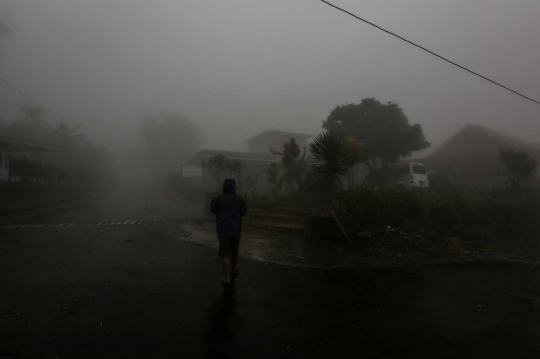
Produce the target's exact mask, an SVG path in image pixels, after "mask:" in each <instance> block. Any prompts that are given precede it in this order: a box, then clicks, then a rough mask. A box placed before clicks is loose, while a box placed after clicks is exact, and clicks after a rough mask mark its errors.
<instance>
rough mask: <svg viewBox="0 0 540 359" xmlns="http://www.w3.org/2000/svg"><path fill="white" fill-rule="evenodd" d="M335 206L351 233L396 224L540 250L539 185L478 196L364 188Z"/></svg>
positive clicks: (450, 191)
mask: <svg viewBox="0 0 540 359" xmlns="http://www.w3.org/2000/svg"><path fill="white" fill-rule="evenodd" d="M333 209H334V211H335V213H336V215H337V216H338V218H339V219H340V221H342V223H343V225H344V226H345V227H346V228H347V230H348V231H349V232H350V233H351V234H356V233H357V232H358V231H360V230H363V229H369V230H371V231H382V230H386V229H387V228H388V226H391V227H394V228H396V227H397V228H399V229H401V230H402V231H404V232H406V233H408V234H409V235H416V234H420V233H424V234H425V233H427V234H432V235H435V236H437V237H453V238H461V239H465V240H467V241H470V242H475V243H480V242H483V243H489V242H491V243H494V242H495V241H497V242H506V243H509V244H512V245H513V244H518V243H519V244H526V245H528V246H530V245H532V246H534V247H535V248H538V244H537V241H538V234H539V233H540V221H539V220H538V218H540V190H539V189H521V190H510V191H502V192H492V193H476V194H472V193H464V192H461V191H458V190H456V189H452V188H446V189H440V190H428V191H420V190H406V189H400V188H397V187H386V188H385V187H375V186H360V187H358V188H357V189H355V190H351V191H347V192H343V193H342V194H341V195H340V196H339V198H338V199H337V200H336V201H335V202H334V203H333Z"/></svg>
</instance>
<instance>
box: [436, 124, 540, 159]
mask: <svg viewBox="0 0 540 359" xmlns="http://www.w3.org/2000/svg"><path fill="white" fill-rule="evenodd" d="M466 131H475V132H478V133H481V134H483V135H484V136H487V137H489V138H492V139H495V140H498V141H500V142H503V143H505V144H507V145H510V146H512V147H517V148H520V149H522V150H523V151H526V152H528V153H529V154H530V155H533V156H534V157H537V158H540V144H531V143H527V142H525V141H521V140H518V139H517V138H515V137H512V136H509V135H507V134H504V133H501V132H497V131H494V130H492V129H489V128H486V127H482V126H479V125H472V124H468V125H465V126H463V128H461V129H460V130H459V131H458V132H456V133H455V134H454V135H452V136H451V137H450V138H449V139H448V140H446V141H445V142H444V143H443V144H442V145H440V146H439V147H438V148H437V149H436V150H435V151H433V152H432V153H430V154H429V155H428V156H427V158H434V157H437V155H438V154H439V153H440V152H442V151H443V150H444V148H445V147H446V146H447V145H449V144H450V143H451V142H453V141H454V140H455V139H456V138H458V137H459V136H460V135H462V134H463V133H464V132H466Z"/></svg>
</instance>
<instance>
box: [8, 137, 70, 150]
mask: <svg viewBox="0 0 540 359" xmlns="http://www.w3.org/2000/svg"><path fill="white" fill-rule="evenodd" d="M0 144H7V145H8V146H9V147H11V148H15V149H21V148H24V149H28V148H31V149H38V150H45V151H62V148H61V147H60V146H55V145H51V144H47V143H40V142H34V141H28V140H23V139H20V138H15V137H8V136H0Z"/></svg>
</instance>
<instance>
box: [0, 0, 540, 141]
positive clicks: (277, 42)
mask: <svg viewBox="0 0 540 359" xmlns="http://www.w3.org/2000/svg"><path fill="white" fill-rule="evenodd" d="M333 3H334V4H336V5H338V6H341V7H344V8H346V9H348V10H349V11H351V12H353V13H355V14H357V15H359V16H362V17H364V18H366V19H368V20H370V21H372V22H375V23H376V24H378V25H380V26H382V27H385V28H387V29H389V30H391V31H394V32H396V33H398V34H400V35H402V36H404V37H406V38H408V39H410V40H413V41H415V42H417V43H419V44H421V45H423V46H425V47H428V48H429V49H431V50H433V51H435V52H438V53H440V54H441V55H443V56H446V57H448V58H449V59H451V60H453V61H456V62H458V63H460V64H462V65H464V66H466V67H470V68H471V69H472V70H474V71H477V72H480V73H481V74H483V75H485V76H488V77H491V78H493V79H494V80H496V81H500V82H502V83H503V84H505V85H507V86H509V87H511V88H514V89H516V90H518V91H520V92H523V93H525V94H527V95H528V96H531V97H533V98H536V99H539V98H540V71H539V64H540V36H539V34H540V21H539V19H540V1H538V0H512V1H509V0H482V1H480V0H477V1H474V0H452V1H434V0H408V1H403V0H392V1H390V0H389V1H386V0H362V1H359V0H355V1H352V0H333ZM0 21H1V22H4V23H5V24H6V25H8V26H9V27H10V28H11V30H12V31H11V36H10V37H9V38H8V39H6V40H0V50H1V51H2V52H4V53H6V54H7V55H8V56H9V57H10V58H11V59H13V60H14V61H16V62H17V63H18V64H19V67H20V68H22V69H24V70H26V71H27V72H28V74H30V76H29V75H28V74H26V73H24V72H23V71H22V70H21V69H20V68H18V67H16V66H15V65H14V64H12V63H11V62H9V61H8V60H7V59H5V58H4V57H3V56H2V55H1V54H0V65H1V67H0V75H1V77H2V78H4V79H5V80H6V81H9V82H11V83H13V84H15V85H16V86H18V87H19V88H20V89H22V90H23V91H25V92H26V93H28V94H29V95H30V96H32V97H33V98H35V99H36V100H38V101H39V102H41V103H43V104H45V105H46V106H47V107H48V108H51V109H54V110H55V111H58V112H63V113H68V114H73V115H78V116H85V117H90V118H94V119H96V120H100V121H109V122H117V123H127V124H134V125H137V124H139V122H140V120H141V118H142V117H143V116H144V115H149V114H152V113H156V112H159V111H169V112H181V113H183V114H184V115H185V116H186V117H188V118H190V119H192V120H193V121H194V122H196V123H198V124H199V125H200V126H201V128H202V130H203V136H204V137H206V138H211V139H216V140H220V141H222V142H217V141H207V142H206V143H205V147H207V148H224V149H240V148H241V145H240V143H241V142H243V140H245V139H247V138H248V137H250V136H252V135H255V134H257V133H259V132H261V131H264V130H266V129H276V130H290V131H295V132H302V133H309V134H316V133H318V132H319V131H320V130H321V124H322V121H323V120H324V119H325V118H326V117H327V116H328V114H329V113H330V111H331V110H332V109H333V108H334V107H335V106H337V105H340V104H348V103H352V102H356V103H357V102H359V101H360V100H361V99H362V98H365V97H375V98H377V99H379V100H380V101H383V102H386V101H393V102H397V103H398V104H399V105H400V106H401V107H402V108H403V109H404V111H405V113H406V114H407V115H408V117H409V120H410V122H411V123H419V124H421V125H422V127H423V129H424V132H425V134H426V137H427V139H428V140H430V141H431V142H432V143H433V145H434V147H436V146H437V144H440V143H441V142H442V141H443V140H444V139H445V138H447V137H448V136H449V135H451V134H452V133H453V132H455V131H457V130H458V129H459V128H460V127H461V126H463V125H465V124H467V123H474V124H479V125H484V126H487V127H490V128H493V129H495V130H499V131H504V132H507V133H508V134H510V135H513V136H516V137H518V138H521V139H524V140H527V141H535V142H540V105H536V104H534V103H532V102H529V101H526V100H525V99H522V98H520V97H518V96H516V95H514V94H512V93H510V92H507V91H505V90H503V89H500V88H498V87H496V86H495V85H492V84H490V83H488V82H486V81H484V80H482V79H479V78H477V77H475V76H473V75H471V74H468V73H466V72H464V71H462V70H460V69H458V68H456V67H453V66H451V65H449V64H447V63H445V62H443V61H442V60H439V59H437V58H435V57H433V56H431V55H429V54H427V53H425V52H423V51H421V50H419V49H417V48H414V47H412V46H410V45H408V44H406V43H404V42H402V41H399V40H398V39H396V38H393V37H392V36H390V35H387V34H385V33H383V32H381V31H380V30H377V29H375V28H373V27H370V26H369V25H367V24H364V23H361V22H359V21H358V20H355V19H354V18H352V17H350V16H348V15H345V14H343V13H341V12H339V11H336V10H335V9H333V8H331V7H329V6H328V5H325V4H324V3H322V2H320V1H316V0H265V1H262V0H181V1H178V0H175V1H173V0H152V1H150V0H92V1H90V0H0ZM0 100H6V101H10V102H15V103H19V104H24V105H32V102H31V101H30V100H28V99H25V98H24V97H22V96H21V95H19V94H17V93H16V92H14V91H13V90H11V89H9V88H8V87H7V86H5V85H3V84H0ZM0 111H2V113H4V116H8V117H9V116H11V114H13V113H15V112H14V111H16V110H15V109H9V108H7V107H6V106H0ZM93 127H95V126H92V125H88V126H87V128H88V129H90V128H93ZM104 130H107V129H100V131H104ZM107 131H108V130H107ZM114 133H116V132H114Z"/></svg>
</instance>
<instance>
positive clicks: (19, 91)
mask: <svg viewBox="0 0 540 359" xmlns="http://www.w3.org/2000/svg"><path fill="white" fill-rule="evenodd" d="M0 81H2V82H3V83H5V84H6V85H8V86H9V87H11V88H12V89H13V90H15V91H17V92H18V93H20V94H21V95H23V96H24V97H26V98H27V99H30V100H31V101H33V102H35V103H36V104H38V105H39V102H38V101H36V100H34V99H33V98H32V97H30V96H29V95H27V94H25V93H24V92H22V91H21V90H19V89H18V88H16V87H15V86H13V85H12V84H10V83H9V82H7V81H6V80H4V79H3V78H0Z"/></svg>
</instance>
